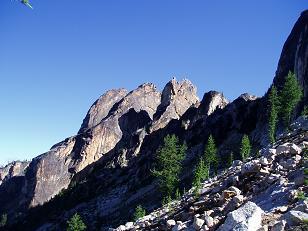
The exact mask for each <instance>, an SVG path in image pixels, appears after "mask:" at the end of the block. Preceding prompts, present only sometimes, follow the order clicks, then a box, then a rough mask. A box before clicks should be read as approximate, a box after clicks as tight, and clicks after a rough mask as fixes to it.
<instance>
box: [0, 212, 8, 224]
mask: <svg viewBox="0 0 308 231" xmlns="http://www.w3.org/2000/svg"><path fill="white" fill-rule="evenodd" d="M6 223H7V214H6V213H4V214H2V216H1V220H0V227H4V226H6Z"/></svg>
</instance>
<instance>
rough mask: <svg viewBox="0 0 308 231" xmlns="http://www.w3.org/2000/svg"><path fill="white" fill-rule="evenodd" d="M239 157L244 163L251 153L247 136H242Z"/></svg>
mask: <svg viewBox="0 0 308 231" xmlns="http://www.w3.org/2000/svg"><path fill="white" fill-rule="evenodd" d="M240 152H241V156H242V160H243V161H245V160H246V159H247V158H248V157H249V156H250V153H251V144H250V140H249V137H248V136H247V135H244V136H243V138H242V143H241V150H240Z"/></svg>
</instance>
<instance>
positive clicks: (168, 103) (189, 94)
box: [150, 78, 199, 132]
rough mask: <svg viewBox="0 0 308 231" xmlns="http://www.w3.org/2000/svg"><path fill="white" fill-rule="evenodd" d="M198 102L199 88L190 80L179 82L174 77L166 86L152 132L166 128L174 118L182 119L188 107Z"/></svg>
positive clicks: (151, 128) (155, 115)
mask: <svg viewBox="0 0 308 231" xmlns="http://www.w3.org/2000/svg"><path fill="white" fill-rule="evenodd" d="M198 102H199V98H198V96H197V88H196V87H195V86H194V85H193V84H192V83H191V82H190V81H189V80H187V79H184V80H183V81H181V82H178V81H176V79H175V78H173V79H172V80H171V81H170V82H168V83H167V85H166V86H165V87H164V90H163V92H162V96H161V104H160V105H159V106H158V108H157V111H156V113H155V114H154V121H153V123H152V125H151V127H150V132H153V131H156V130H158V129H161V128H164V127H165V126H166V125H167V124H168V123H169V122H170V121H171V120H172V119H177V120H178V119H180V117H181V116H182V115H183V114H184V113H185V112H186V111H187V109H188V108H190V107H192V106H194V105H196V104H198Z"/></svg>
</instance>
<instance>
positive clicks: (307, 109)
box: [302, 106, 308, 116]
mask: <svg viewBox="0 0 308 231" xmlns="http://www.w3.org/2000/svg"><path fill="white" fill-rule="evenodd" d="M302 116H308V106H304V109H303V111H302Z"/></svg>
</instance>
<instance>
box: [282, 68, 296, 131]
mask: <svg viewBox="0 0 308 231" xmlns="http://www.w3.org/2000/svg"><path fill="white" fill-rule="evenodd" d="M301 97H302V89H301V87H300V85H299V83H298V81H297V78H296V76H295V74H294V73H292V72H289V74H288V76H287V77H286V79H285V84H284V86H283V88H282V90H281V92H280V94H279V101H280V105H281V107H280V115H281V118H282V121H283V124H284V126H285V127H286V128H287V127H288V126H289V124H290V120H291V116H292V113H293V111H294V109H295V107H296V105H297V104H298V102H299V101H300V100H301Z"/></svg>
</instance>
